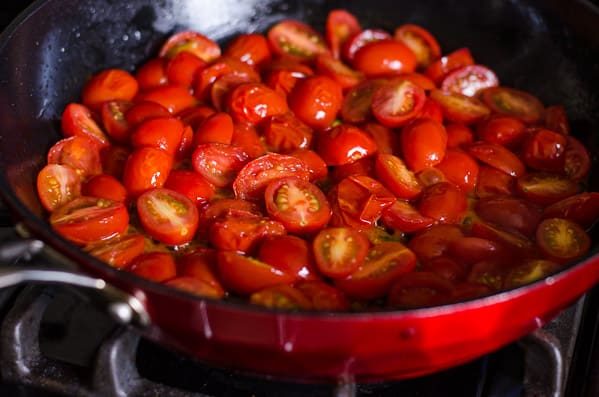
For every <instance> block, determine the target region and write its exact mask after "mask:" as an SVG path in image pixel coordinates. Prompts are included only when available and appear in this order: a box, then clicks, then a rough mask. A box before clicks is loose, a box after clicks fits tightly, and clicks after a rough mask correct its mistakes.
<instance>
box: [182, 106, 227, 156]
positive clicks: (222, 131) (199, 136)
mask: <svg viewBox="0 0 599 397" xmlns="http://www.w3.org/2000/svg"><path fill="white" fill-rule="evenodd" d="M233 130H234V125H233V118H232V117H231V116H230V115H229V114H228V113H225V112H216V113H213V114H211V115H210V116H208V117H207V118H206V119H205V120H203V121H202V122H201V123H200V124H199V125H198V127H197V128H196V131H195V133H194V135H193V143H192V146H193V147H194V148H195V147H197V146H198V145H200V144H203V143H215V142H216V143H223V144H226V145H230V144H231V142H232V141H233Z"/></svg>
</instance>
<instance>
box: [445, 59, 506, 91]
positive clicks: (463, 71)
mask: <svg viewBox="0 0 599 397" xmlns="http://www.w3.org/2000/svg"><path fill="white" fill-rule="evenodd" d="M498 85H499V79H498V78H497V75H496V74H495V72H493V71H492V70H491V69H489V68H488V67H486V66H483V65H466V66H462V67H460V68H458V69H455V70H453V71H452V72H450V73H449V74H448V75H447V76H445V78H444V79H443V81H442V82H441V89H442V90H443V91H450V92H457V93H458V94H462V95H466V96H470V97H472V96H475V95H476V94H477V93H478V92H479V91H480V90H483V89H485V88H489V87H497V86H498Z"/></svg>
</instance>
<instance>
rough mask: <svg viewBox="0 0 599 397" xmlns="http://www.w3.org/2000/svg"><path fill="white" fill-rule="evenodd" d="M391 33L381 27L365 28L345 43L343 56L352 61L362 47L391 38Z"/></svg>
mask: <svg viewBox="0 0 599 397" xmlns="http://www.w3.org/2000/svg"><path fill="white" fill-rule="evenodd" d="M391 39H392V37H391V35H390V34H389V33H388V32H387V31H385V30H381V29H364V30H361V31H359V32H357V33H355V34H353V35H351V36H350V37H349V38H348V39H347V41H346V42H345V44H344V45H343V49H342V51H343V53H342V55H343V58H344V59H345V60H346V61H348V62H350V63H352V62H353V60H354V58H355V56H356V52H358V50H360V48H362V47H364V46H365V45H367V44H370V43H374V42H377V41H381V40H391Z"/></svg>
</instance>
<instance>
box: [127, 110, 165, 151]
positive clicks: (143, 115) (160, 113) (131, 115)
mask: <svg viewBox="0 0 599 397" xmlns="http://www.w3.org/2000/svg"><path fill="white" fill-rule="evenodd" d="M170 115H171V114H170V112H169V111H168V109H167V108H165V107H164V106H162V105H161V104H159V103H156V102H150V101H139V102H137V101H136V102H134V103H132V104H131V107H129V108H128V109H127V111H126V112H125V121H126V122H127V125H128V126H129V129H130V130H131V129H133V128H135V127H137V126H138V125H140V124H142V123H143V122H144V121H147V120H150V119H154V118H159V117H169V116H170ZM128 139H129V137H127V142H128ZM123 143H126V142H123Z"/></svg>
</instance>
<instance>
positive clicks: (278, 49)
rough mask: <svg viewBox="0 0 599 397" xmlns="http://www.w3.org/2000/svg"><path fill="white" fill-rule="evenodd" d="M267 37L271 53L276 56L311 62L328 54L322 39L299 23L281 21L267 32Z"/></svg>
mask: <svg viewBox="0 0 599 397" xmlns="http://www.w3.org/2000/svg"><path fill="white" fill-rule="evenodd" d="M267 37H268V41H269V43H270V47H271V49H272V52H273V53H275V54H276V55H285V56H291V57H295V58H298V59H301V60H311V59H314V58H315V57H316V56H318V55H319V54H324V53H327V52H329V50H328V48H327V45H326V43H325V40H324V38H323V37H322V36H321V35H320V34H319V33H318V32H316V31H315V30H314V29H312V28H311V27H310V26H308V25H306V24H305V23H302V22H299V21H294V20H289V19H288V20H284V21H281V22H279V23H277V24H275V25H274V26H273V27H271V28H270V29H269V30H268V33H267Z"/></svg>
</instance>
